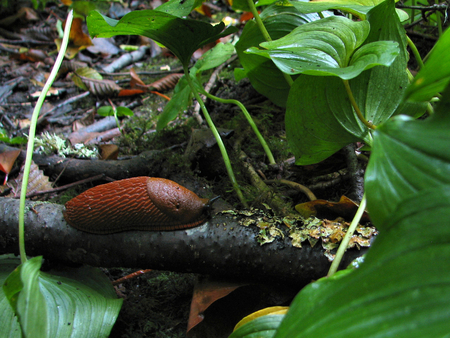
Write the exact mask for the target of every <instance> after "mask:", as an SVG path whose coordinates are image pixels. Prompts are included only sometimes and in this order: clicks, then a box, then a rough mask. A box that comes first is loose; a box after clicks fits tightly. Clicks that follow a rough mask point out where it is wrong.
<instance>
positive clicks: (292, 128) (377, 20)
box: [286, 1, 408, 164]
mask: <svg viewBox="0 0 450 338" xmlns="http://www.w3.org/2000/svg"><path fill="white" fill-rule="evenodd" d="M368 20H369V22H370V25H371V30H370V33H369V36H368V37H367V39H366V41H365V42H364V44H363V46H362V47H361V48H364V47H365V46H369V45H370V44H371V43H372V42H376V41H380V40H393V41H395V42H397V43H398V44H399V46H400V49H399V56H398V57H397V58H396V59H395V60H394V62H393V63H392V65H391V66H389V67H374V68H371V69H369V70H366V71H364V72H363V73H361V74H360V75H359V76H358V77H356V78H354V79H352V80H350V81H349V84H350V88H351V89H352V92H353V95H354V97H355V100H356V103H357V104H358V107H359V108H360V109H361V111H362V113H363V115H364V116H365V118H366V120H369V121H372V122H373V123H374V124H376V125H377V124H380V123H383V122H385V121H386V120H387V119H388V118H390V117H391V116H392V114H393V113H394V112H395V111H396V109H397V108H398V106H399V104H400V100H401V97H402V95H403V91H404V90H405V88H406V84H407V82H408V79H407V74H406V72H405V69H406V51H405V46H406V43H405V41H404V30H403V28H402V26H401V24H400V22H399V21H398V17H397V15H396V14H395V8H394V2H393V1H386V2H384V3H382V4H380V5H378V6H377V7H375V8H374V9H373V10H372V11H371V12H370V13H369V15H368ZM286 134H287V137H288V141H289V145H290V147H291V150H292V151H293V152H294V154H295V156H296V163H297V164H311V163H317V162H319V161H321V160H324V159H325V158H327V157H328V156H330V155H331V154H333V153H334V152H336V151H337V150H339V149H340V148H342V147H343V146H345V145H346V144H348V143H351V142H354V141H356V140H361V141H364V142H366V143H369V144H370V142H371V137H370V135H369V134H368V129H367V127H365V126H364V125H363V124H362V123H361V122H360V121H359V120H358V119H357V118H356V116H355V113H354V112H353V109H352V107H351V105H350V103H349V101H348V97H347V93H346V91H345V90H344V87H343V85H342V84H341V83H340V79H338V78H326V80H322V81H321V80H318V79H314V78H313V77H312V76H306V77H305V76H304V75H302V76H301V77H299V79H297V80H296V82H295V83H294V86H293V87H292V89H291V91H290V94H289V100H288V105H287V110H286Z"/></svg>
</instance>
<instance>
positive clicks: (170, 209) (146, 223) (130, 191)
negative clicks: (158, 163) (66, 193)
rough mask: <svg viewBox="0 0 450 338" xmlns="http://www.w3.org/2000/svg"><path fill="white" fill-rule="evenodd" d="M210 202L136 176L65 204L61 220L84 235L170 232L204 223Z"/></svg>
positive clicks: (157, 180)
mask: <svg viewBox="0 0 450 338" xmlns="http://www.w3.org/2000/svg"><path fill="white" fill-rule="evenodd" d="M209 206H210V200H208V199H204V198H200V197H198V196H197V195H196V194H195V193H194V192H192V191H190V190H189V189H186V188H185V187H182V186H181V185H179V184H177V183H175V182H173V181H170V180H167V179H163V178H155V177H144V176H142V177H135V178H130V179H125V180H120V181H115V182H112V183H107V184H103V185H99V186H97V187H94V188H92V189H89V190H87V191H85V192H84V193H82V194H80V195H78V196H77V197H75V198H73V199H71V200H70V201H69V202H67V203H66V210H65V212H64V218H65V219H66V221H67V223H69V224H70V225H71V226H73V227H75V228H77V229H79V230H82V231H86V232H91V233H97V234H107V233H113V232H120V231H126V230H151V231H169V230H176V229H186V228H192V227H195V226H198V225H200V224H202V223H204V222H205V221H206V220H207V218H208V216H209V211H208V208H209Z"/></svg>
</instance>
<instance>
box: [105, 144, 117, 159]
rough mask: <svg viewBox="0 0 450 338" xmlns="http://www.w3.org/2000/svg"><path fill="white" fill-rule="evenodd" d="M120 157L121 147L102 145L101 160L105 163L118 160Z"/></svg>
mask: <svg viewBox="0 0 450 338" xmlns="http://www.w3.org/2000/svg"><path fill="white" fill-rule="evenodd" d="M118 155H119V147H118V146H116V145H115V144H102V145H100V159H101V160H104V161H108V160H117V156H118Z"/></svg>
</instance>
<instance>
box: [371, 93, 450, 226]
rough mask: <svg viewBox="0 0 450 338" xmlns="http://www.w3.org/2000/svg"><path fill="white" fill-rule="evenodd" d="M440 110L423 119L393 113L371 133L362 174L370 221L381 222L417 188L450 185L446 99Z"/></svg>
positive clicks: (448, 107)
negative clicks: (371, 148) (368, 152)
mask: <svg viewBox="0 0 450 338" xmlns="http://www.w3.org/2000/svg"><path fill="white" fill-rule="evenodd" d="M447 93H448V92H447ZM447 95H448V94H447ZM444 107H445V108H444ZM443 109H446V110H445V112H441V113H439V116H432V117H430V118H428V119H426V120H424V121H422V120H419V121H416V120H413V119H412V118H409V117H406V116H397V117H395V118H393V120H392V121H389V123H386V124H385V125H382V126H380V128H378V129H377V131H376V132H375V135H374V143H373V152H372V155H371V162H370V164H369V167H368V168H367V173H366V189H367V193H368V198H367V202H368V206H369V208H370V212H371V218H372V219H373V220H374V221H377V222H380V223H381V222H384V221H385V220H386V219H388V218H389V217H391V216H392V213H393V211H394V210H395V209H396V208H397V205H398V204H399V203H400V202H401V201H402V200H403V199H405V198H406V197H407V196H410V195H412V194H414V193H415V192H417V191H419V190H423V189H427V188H430V187H435V186H441V185H443V184H450V175H449V172H450V152H449V149H450V133H449V128H450V104H449V102H446V103H445V105H443V107H441V108H440V110H441V111H442V110H443ZM436 114H438V113H436ZM380 181H382V182H383V184H380V183H379V182H380Z"/></svg>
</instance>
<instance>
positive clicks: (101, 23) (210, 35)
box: [86, 10, 237, 67]
mask: <svg viewBox="0 0 450 338" xmlns="http://www.w3.org/2000/svg"><path fill="white" fill-rule="evenodd" d="M86 20H87V24H88V28H89V34H90V35H91V36H93V37H103V38H109V37H112V36H115V35H143V36H146V37H149V38H151V39H153V40H155V41H157V42H159V43H161V44H163V45H164V46H166V47H167V48H169V49H170V50H171V51H172V52H173V53H174V54H175V55H176V56H177V57H178V58H179V59H180V61H181V63H182V64H183V65H184V66H186V67H187V66H188V65H189V62H190V58H191V56H192V54H193V53H194V52H195V51H196V50H197V49H198V48H200V47H202V46H203V45H206V44H208V43H210V42H213V41H216V40H217V39H219V38H221V37H223V36H226V35H228V34H231V33H234V32H235V31H236V30H237V28H236V27H228V28H227V29H225V30H224V28H225V24H224V23H222V22H221V23H219V24H217V25H215V26H213V25H210V24H208V23H206V22H202V21H195V20H188V19H181V18H178V17H176V16H174V15H171V14H167V13H164V12H160V11H155V10H143V11H134V12H131V13H128V14H126V15H125V16H124V17H123V18H122V19H120V20H113V19H110V18H108V17H106V16H104V15H102V14H100V13H99V12H96V11H92V12H90V13H89V15H88V17H87V19H86Z"/></svg>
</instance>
